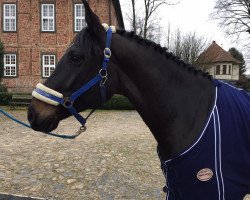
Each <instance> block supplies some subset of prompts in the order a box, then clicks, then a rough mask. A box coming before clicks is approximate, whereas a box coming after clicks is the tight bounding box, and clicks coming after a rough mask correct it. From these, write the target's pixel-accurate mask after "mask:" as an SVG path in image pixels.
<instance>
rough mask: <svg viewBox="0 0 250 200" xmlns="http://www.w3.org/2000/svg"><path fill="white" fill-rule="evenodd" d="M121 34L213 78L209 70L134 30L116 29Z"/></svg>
mask: <svg viewBox="0 0 250 200" xmlns="http://www.w3.org/2000/svg"><path fill="white" fill-rule="evenodd" d="M116 33H118V34H119V35H121V36H126V37H129V38H132V39H135V40H136V41H137V42H138V43H142V44H145V45H146V46H151V47H153V48H154V49H155V50H156V51H158V52H159V53H160V54H162V55H164V56H165V57H166V58H168V59H171V60H173V61H174V62H175V63H177V64H178V65H179V66H182V67H183V68H185V69H187V70H188V71H190V72H193V73H194V74H195V75H198V74H200V75H202V76H203V77H206V78H208V79H210V80H212V76H211V75H209V73H208V72H204V71H203V70H201V69H197V68H196V67H194V66H193V65H191V64H188V63H185V62H184V61H183V60H181V59H180V58H179V57H178V56H176V55H174V54H173V53H172V52H169V51H168V48H166V47H162V46H161V45H160V44H157V43H155V42H153V41H151V40H148V39H144V38H143V37H141V36H139V35H136V34H135V33H134V32H133V31H130V32H128V31H126V30H124V29H118V30H117V31H116Z"/></svg>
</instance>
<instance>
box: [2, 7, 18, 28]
mask: <svg viewBox="0 0 250 200" xmlns="http://www.w3.org/2000/svg"><path fill="white" fill-rule="evenodd" d="M13 6H14V9H15V10H14V12H15V16H6V9H7V7H9V8H8V9H9V13H11V8H12V7H13ZM16 12H17V9H16V4H11V3H4V4H3V31H6V32H15V31H16V21H17V20H16ZM6 20H8V21H9V22H8V23H7V22H6ZM13 20H14V26H12V23H11V21H13ZM7 25H8V26H7ZM7 27H9V28H8V29H7Z"/></svg>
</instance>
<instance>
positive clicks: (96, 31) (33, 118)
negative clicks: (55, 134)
mask: <svg viewBox="0 0 250 200" xmlns="http://www.w3.org/2000/svg"><path fill="white" fill-rule="evenodd" d="M83 4H84V6H85V19H86V23H87V27H86V28H84V29H83V30H82V31H80V32H79V33H78V34H77V35H76V37H75V39H74V41H73V43H72V45H71V46H70V47H69V48H68V49H67V50H66V52H65V53H64V55H63V56H62V58H61V59H60V61H59V62H58V64H57V65H56V69H55V71H54V72H53V74H52V75H51V76H50V77H49V78H48V79H47V80H46V81H45V82H44V84H43V85H42V84H39V85H38V86H37V90H36V91H34V92H33V96H34V97H35V98H33V99H32V101H31V104H30V106H29V109H28V120H29V122H30V124H31V126H32V128H33V129H34V130H37V131H43V132H49V131H52V130H54V129H55V128H57V126H58V124H59V121H60V120H62V119H65V118H67V117H69V116H70V115H71V114H72V113H71V112H70V109H65V107H68V105H67V104H72V105H73V106H74V109H75V112H81V111H84V110H86V109H89V108H96V107H98V106H100V105H101V104H102V103H103V102H102V95H100V93H101V91H100V84H101V85H102V86H104V84H105V88H107V89H106V90H105V93H106V94H105V101H106V100H108V99H110V98H111V97H112V95H113V94H114V93H115V92H116V91H117V88H116V85H117V82H118V79H117V75H116V74H117V70H116V67H115V66H114V64H113V63H112V62H109V63H108V65H109V68H108V69H105V70H103V69H102V64H103V59H104V57H105V56H106V57H108V58H109V57H110V56H111V51H110V52H107V53H106V54H110V55H103V54H105V53H103V52H104V49H105V38H106V30H105V27H104V26H103V25H102V24H101V23H100V20H99V18H98V17H97V15H96V14H95V13H93V11H92V10H91V9H90V7H89V5H88V3H87V2H86V1H85V0H83ZM106 28H107V27H106ZM106 50H107V49H105V51H106ZM108 50H109V49H108ZM100 69H102V70H100ZM106 70H107V71H106ZM98 74H100V77H99V78H100V81H99V79H98V80H97V81H96V84H94V85H93V86H92V87H90V88H89V89H88V91H86V92H85V93H84V94H81V95H79V98H77V99H74V102H71V101H72V100H69V99H67V100H66V101H65V102H62V103H61V104H60V103H58V102H55V101H54V100H51V99H48V98H47V97H46V95H45V96H43V95H41V94H39V92H38V90H39V91H41V90H43V92H45V93H46V94H47V93H49V95H53V96H55V97H54V98H61V99H62V98H64V99H65V98H66V97H71V95H72V94H74V92H76V91H78V90H79V88H81V87H82V86H83V85H85V84H86V83H87V84H88V82H89V81H90V80H91V79H93V77H95V76H96V75H98ZM107 74H109V78H108V79H107ZM97 78H98V77H97ZM64 104H66V106H64ZM70 106H71V105H70Z"/></svg>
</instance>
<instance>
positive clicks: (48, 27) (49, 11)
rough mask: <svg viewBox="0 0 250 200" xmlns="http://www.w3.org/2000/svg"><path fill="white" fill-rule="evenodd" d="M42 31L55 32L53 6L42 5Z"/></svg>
mask: <svg viewBox="0 0 250 200" xmlns="http://www.w3.org/2000/svg"><path fill="white" fill-rule="evenodd" d="M41 12H42V13H41V16H42V22H41V24H42V31H49V32H53V31H55V8H54V4H42V10H41Z"/></svg>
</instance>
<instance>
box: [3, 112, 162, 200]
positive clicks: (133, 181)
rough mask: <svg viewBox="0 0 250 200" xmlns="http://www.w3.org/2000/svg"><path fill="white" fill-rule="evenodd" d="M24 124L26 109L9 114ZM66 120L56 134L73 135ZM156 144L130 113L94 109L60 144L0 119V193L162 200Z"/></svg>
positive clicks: (71, 123) (73, 124) (72, 126)
mask: <svg viewBox="0 0 250 200" xmlns="http://www.w3.org/2000/svg"><path fill="white" fill-rule="evenodd" d="M11 114H12V115H14V116H16V117H18V118H19V119H22V120H24V121H27V120H26V111H25V110H22V111H11ZM78 127H79V124H78V123H77V122H76V121H75V120H74V119H73V118H70V119H67V120H65V121H63V122H62V123H61V124H60V128H59V129H58V130H57V131H56V132H61V133H74V132H75V131H76V130H77V129H78ZM162 186H164V178H163V175H162V172H161V169H160V163H159V160H158V157H157V154H156V143H155V141H154V138H153V136H152V135H151V133H150V131H149V129H148V128H147V127H146V125H145V124H144V123H143V121H142V120H141V118H140V117H139V115H138V114H137V113H136V112H135V111H112V112H111V111H97V112H96V113H95V114H94V115H93V116H92V117H91V119H89V121H88V123H87V132H86V133H84V134H83V135H81V136H80V137H79V138H77V139H76V140H63V139H57V138H53V137H50V136H46V135H43V134H41V133H37V132H34V131H32V130H30V129H27V128H24V127H22V126H20V125H17V124H15V123H14V122H12V121H10V120H8V119H6V118H5V117H3V116H2V115H0V193H10V194H17V195H23V196H35V197H40V198H47V199H63V200H64V199H71V200H78V199H79V200H82V199H84V200H85V199H103V200H113V199H136V200H137V199H150V200H154V199H159V200H162V199H164V197H165V195H164V193H163V192H162Z"/></svg>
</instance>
